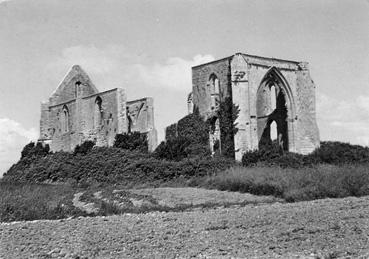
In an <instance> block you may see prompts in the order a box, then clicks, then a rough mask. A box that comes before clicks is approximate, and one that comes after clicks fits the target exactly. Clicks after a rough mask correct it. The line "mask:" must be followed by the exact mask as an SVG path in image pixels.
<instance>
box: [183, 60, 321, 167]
mask: <svg viewBox="0 0 369 259" xmlns="http://www.w3.org/2000/svg"><path fill="white" fill-rule="evenodd" d="M315 89H316V87H315V84H314V82H313V80H312V79H311V77H310V73H309V68H308V64H307V63H306V62H296V61H289V60H282V59H275V58H267V57H258V56H253V55H247V54H242V53H237V54H235V55H232V56H230V57H226V58H224V59H220V60H216V61H213V62H210V63H206V64H202V65H199V66H195V67H193V68H192V94H191V100H190V101H192V102H193V103H191V104H188V107H191V109H190V108H189V112H191V111H192V110H193V109H197V110H198V111H199V113H200V115H202V116H203V117H204V118H205V119H211V120H210V121H211V122H213V123H214V125H213V126H212V129H213V130H212V131H211V132H210V136H209V137H210V145H211V150H213V149H214V147H212V145H214V143H216V142H217V141H220V137H219V132H220V129H221V127H222V125H220V124H219V120H218V118H217V111H218V109H219V106H220V103H222V102H225V100H226V99H227V98H228V99H231V100H232V102H231V103H232V104H233V105H234V106H235V107H237V108H238V110H239V113H238V117H237V119H236V121H235V124H236V127H237V133H236V134H235V135H234V146H235V158H236V159H237V160H241V158H242V155H243V154H244V153H245V152H247V151H251V150H256V149H258V148H259V147H261V146H262V145H265V144H270V143H272V142H273V141H276V142H277V143H278V145H279V146H280V148H281V149H284V150H288V151H290V152H296V153H301V154H308V153H310V152H312V151H313V150H315V149H316V148H317V147H319V143H320V139H319V130H318V126H317V123H316V110H315V109H316V108H315ZM190 110H191V111H190ZM230 110H232V109H230ZM218 143H219V142H218ZM221 144H222V143H220V145H219V144H217V146H219V148H221ZM213 151H214V150H213Z"/></svg>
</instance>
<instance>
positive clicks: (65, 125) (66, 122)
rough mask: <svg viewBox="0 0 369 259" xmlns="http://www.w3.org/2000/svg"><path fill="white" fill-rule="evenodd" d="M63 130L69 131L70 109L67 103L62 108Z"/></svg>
mask: <svg viewBox="0 0 369 259" xmlns="http://www.w3.org/2000/svg"><path fill="white" fill-rule="evenodd" d="M61 130H62V133H66V132H68V131H69V109H68V107H67V106H66V105H64V106H63V110H62V119H61Z"/></svg>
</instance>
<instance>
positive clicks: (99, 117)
mask: <svg viewBox="0 0 369 259" xmlns="http://www.w3.org/2000/svg"><path fill="white" fill-rule="evenodd" d="M102 122H103V110H102V99H101V97H100V96H98V97H96V100H95V107H94V127H95V129H98V128H100V126H101V125H102Z"/></svg>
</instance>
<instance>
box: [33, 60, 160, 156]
mask: <svg viewBox="0 0 369 259" xmlns="http://www.w3.org/2000/svg"><path fill="white" fill-rule="evenodd" d="M129 131H132V132H133V131H139V132H144V133H147V135H148V140H149V149H150V150H154V149H155V148H156V146H157V137H156V130H155V127H154V108H153V99H152V98H143V99H139V100H135V101H131V102H127V100H126V95H125V92H124V90H123V89H121V88H115V89H111V90H108V91H105V92H98V91H97V89H96V87H95V86H94V85H93V84H92V82H91V80H90V79H89V77H88V76H87V74H86V73H85V72H84V71H83V70H82V69H81V68H80V67H79V66H73V67H72V69H71V70H70V72H69V73H68V74H67V75H66V77H65V78H64V80H63V81H62V82H61V83H60V85H59V86H58V88H57V89H56V90H55V92H54V93H53V94H52V95H51V97H50V98H49V101H48V102H43V103H42V104H41V120H40V139H39V141H41V142H44V143H48V144H50V148H51V150H52V151H59V150H64V151H73V150H74V148H75V146H76V145H80V144H82V143H83V142H84V141H87V140H91V141H94V142H95V143H96V145H97V146H113V144H114V141H115V136H116V134H122V133H127V132H129Z"/></svg>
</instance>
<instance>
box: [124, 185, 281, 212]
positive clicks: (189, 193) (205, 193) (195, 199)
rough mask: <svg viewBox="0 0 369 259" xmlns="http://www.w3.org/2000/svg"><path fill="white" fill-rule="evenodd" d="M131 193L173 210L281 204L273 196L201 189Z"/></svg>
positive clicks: (155, 190)
mask: <svg viewBox="0 0 369 259" xmlns="http://www.w3.org/2000/svg"><path fill="white" fill-rule="evenodd" d="M129 191H130V192H131V193H135V194H138V195H146V196H151V197H152V198H154V199H155V200H156V201H157V202H158V204H159V205H162V206H166V207H171V208H175V207H177V206H179V205H193V206H200V205H206V206H208V205H228V204H250V203H272V202H277V201H279V202H282V201H283V200H282V199H278V198H275V197H273V196H256V195H252V194H249V193H239V192H228V191H218V190H208V189H201V188H189V187H184V188H171V187H166V188H148V189H132V190H129Z"/></svg>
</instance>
